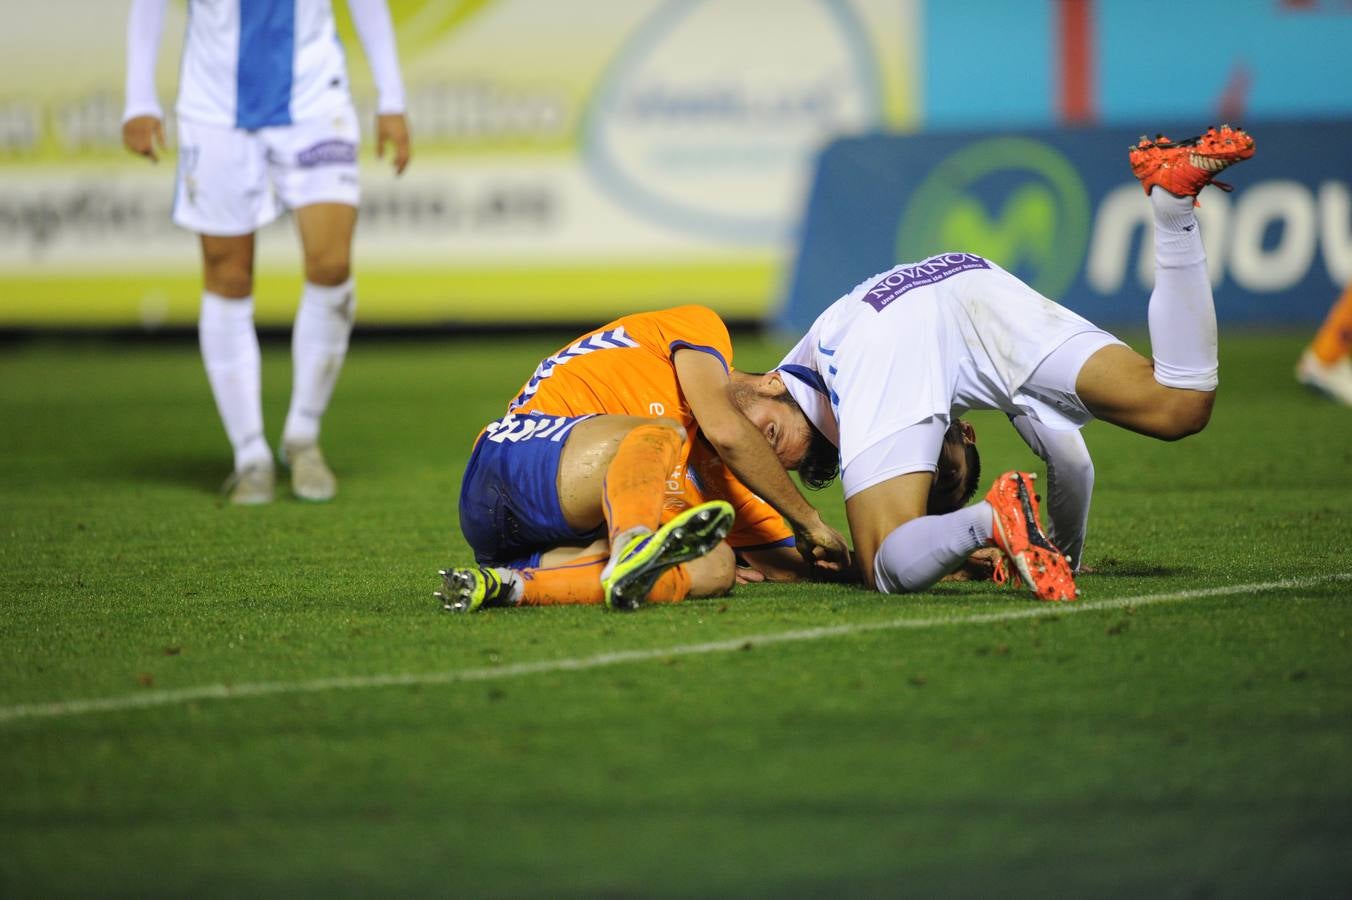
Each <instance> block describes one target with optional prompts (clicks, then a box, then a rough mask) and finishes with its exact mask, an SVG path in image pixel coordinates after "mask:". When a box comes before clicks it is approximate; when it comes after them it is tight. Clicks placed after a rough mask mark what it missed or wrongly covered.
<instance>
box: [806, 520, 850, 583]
mask: <svg viewBox="0 0 1352 900" xmlns="http://www.w3.org/2000/svg"><path fill="white" fill-rule="evenodd" d="M793 538H794V543H795V544H796V545H797V547H798V553H799V554H800V555H801V556H802V557H803V561H804V562H806V563H808V564H809V565H814V566H818V567H820V568H823V569H830V570H831V571H833V572H839V571H840V570H842V569H844V568H846V567H848V566H849V564H850V545H849V544H848V543H846V541H845V538H844V537H843V536H842V535H841V533H840V532H839V531H836V530H835V529H834V528H832V527H831V526H830V525H827V524H826V523H825V522H823V521H822V519H821V516H817V517H816V520H815V521H812V522H806V523H800V524H795V525H794V528H793Z"/></svg>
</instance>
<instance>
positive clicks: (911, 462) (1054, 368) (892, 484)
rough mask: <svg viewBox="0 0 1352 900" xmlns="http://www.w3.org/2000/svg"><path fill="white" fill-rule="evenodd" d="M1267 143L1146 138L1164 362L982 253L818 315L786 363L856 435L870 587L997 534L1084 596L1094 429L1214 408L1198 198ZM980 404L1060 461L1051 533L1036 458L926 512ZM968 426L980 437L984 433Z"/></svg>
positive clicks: (1051, 469) (937, 259) (853, 443)
mask: <svg viewBox="0 0 1352 900" xmlns="http://www.w3.org/2000/svg"><path fill="white" fill-rule="evenodd" d="M1253 148H1254V144H1253V139H1252V138H1250V137H1249V136H1248V135H1247V134H1246V133H1244V132H1243V131H1239V130H1237V129H1231V128H1230V127H1229V126H1224V127H1222V128H1220V129H1214V128H1213V129H1209V130H1208V131H1207V133H1206V134H1204V135H1202V136H1201V137H1199V138H1195V139H1190V140H1188V141H1179V142H1173V141H1169V140H1168V139H1167V138H1164V137H1163V136H1161V137H1160V138H1158V139H1157V140H1155V141H1149V140H1146V139H1142V141H1141V143H1140V144H1138V145H1136V146H1135V147H1133V148H1132V150H1131V154H1130V161H1131V165H1132V170H1133V172H1134V173H1135V175H1136V177H1137V178H1138V179H1140V181H1141V184H1142V186H1143V187H1144V188H1145V191H1146V194H1147V195H1148V197H1149V202H1150V204H1151V206H1152V208H1153V210H1154V220H1155V238H1154V240H1155V287H1154V291H1153V292H1152V294H1151V297H1150V306H1149V328H1150V343H1151V352H1152V354H1153V356H1154V359H1153V361H1152V360H1149V359H1146V358H1144V357H1142V356H1140V355H1139V354H1137V353H1135V352H1134V351H1132V350H1131V349H1130V348H1128V347H1127V346H1126V345H1125V344H1123V343H1122V342H1121V341H1119V340H1117V339H1116V338H1115V337H1113V336H1112V335H1110V334H1108V333H1107V332H1105V331H1102V330H1101V329H1099V328H1097V327H1096V326H1095V325H1094V324H1093V323H1091V322H1089V321H1088V320H1086V319H1084V318H1081V317H1080V316H1078V315H1076V314H1075V313H1073V312H1071V311H1070V310H1068V309H1066V308H1065V307H1062V306H1060V305H1058V304H1056V303H1053V302H1052V301H1051V300H1048V299H1047V298H1046V297H1043V296H1042V295H1040V294H1038V293H1037V292H1036V291H1034V290H1033V289H1032V288H1030V287H1028V286H1027V285H1026V284H1024V283H1023V282H1022V281H1020V280H1019V279H1017V278H1015V277H1014V276H1013V275H1010V274H1009V273H1008V272H1005V271H1004V270H1003V269H1000V268H999V267H998V266H996V265H995V264H994V263H992V262H990V261H989V260H986V259H982V258H981V257H979V256H975V255H973V254H970V253H947V254H941V255H939V256H934V257H931V258H929V259H927V260H924V261H922V262H918V263H911V264H907V265H901V266H897V267H895V268H893V269H890V270H889V271H887V272H883V273H881V274H879V275H877V276H875V277H873V278H871V279H869V280H868V281H865V282H864V283H863V284H861V285H859V286H858V287H856V288H855V289H854V290H853V291H851V292H850V293H849V294H847V295H845V296H844V297H842V298H841V299H839V300H837V301H836V302H835V303H834V304H832V305H831V306H830V307H828V308H827V309H826V311H825V312H823V313H822V314H821V316H819V317H818V318H817V320H816V321H815V322H814V323H813V325H812V327H811V329H810V330H809V331H808V333H807V335H806V336H804V337H803V339H802V340H801V341H800V342H799V343H798V344H797V346H795V347H794V349H793V350H792V351H790V353H789V354H788V356H787V357H786V358H785V359H784V361H783V362H782V363H781V364H780V366H779V369H780V371H781V372H783V373H785V374H786V375H787V376H790V377H786V378H785V382H786V383H787V384H788V386H789V391H790V393H792V394H793V396H794V398H795V399H796V400H797V401H798V403H799V405H800V406H802V408H803V411H804V412H805V413H806V414H807V416H808V418H809V419H811V420H812V422H813V424H814V425H816V427H817V428H818V429H819V430H821V431H822V432H823V433H824V434H825V435H826V436H827V437H828V438H830V439H831V440H832V441H833V442H834V443H835V444H836V445H837V447H839V449H840V462H841V469H842V473H841V482H842V486H843V488H844V491H845V508H846V513H847V515H848V518H849V523H850V532H851V535H852V537H853V539H854V544H855V546H854V550H855V555H856V558H857V560H858V565H859V569H860V572H861V573H862V575H863V577H864V581H865V583H866V584H868V585H870V586H872V587H875V588H876V589H878V590H879V591H883V592H884V593H898V592H904V591H916V590H922V589H924V588H926V587H928V586H929V585H931V584H933V583H934V582H935V581H937V580H938V579H939V578H940V577H942V576H943V575H944V574H946V573H947V572H949V571H952V570H953V569H955V568H956V567H957V566H959V565H960V564H961V563H962V562H963V561H964V560H965V559H966V558H967V557H968V556H969V555H970V554H972V553H973V552H974V551H977V550H978V549H980V548H983V547H988V546H991V545H995V546H997V547H999V548H1000V550H1002V551H1003V552H1004V554H1005V555H1006V556H1007V557H1008V558H1009V560H1010V562H1011V563H1012V564H1013V565H1014V568H1015V569H1016V570H1017V571H1018V573H1019V575H1020V576H1021V578H1022V579H1023V581H1024V582H1025V583H1026V584H1027V585H1028V586H1029V587H1030V588H1032V589H1033V590H1034V592H1035V593H1037V595H1038V596H1039V597H1040V598H1042V599H1046V600H1073V599H1075V597H1076V588H1075V584H1074V577H1073V573H1072V568H1077V567H1078V566H1079V565H1080V557H1081V554H1082V552H1083V545H1084V535H1085V526H1086V523H1087V520H1088V514H1089V499H1090V494H1091V492H1092V490H1093V472H1094V470H1093V464H1092V462H1091V461H1090V458H1089V453H1088V450H1087V449H1086V448H1085V444H1084V440H1083V438H1082V437H1081V436H1080V433H1079V428H1080V427H1081V426H1083V425H1084V424H1085V423H1087V422H1088V421H1089V420H1090V419H1092V418H1098V419H1103V420H1105V421H1108V422H1112V423H1114V424H1115V425H1119V426H1121V427H1123V428H1127V429H1130V430H1132V431H1136V432H1139V433H1141V434H1145V435H1149V436H1152V437H1156V438H1160V439H1162V440H1177V439H1178V438H1181V437H1185V436H1187V435H1189V434H1193V433H1196V432H1197V431H1200V430H1201V429H1202V428H1204V427H1205V426H1206V424H1207V422H1208V420H1209V419H1210V416H1211V407H1212V403H1213V401H1214V399H1215V393H1216V386H1217V372H1218V364H1217V347H1216V313H1215V306H1214V301H1213V298H1212V294H1211V284H1210V282H1209V280H1208V278H1207V273H1206V255H1205V252H1204V250H1203V246H1202V239H1201V235H1200V233H1199V232H1198V227H1197V217H1196V216H1195V215H1194V213H1193V206H1194V204H1195V197H1196V196H1197V193H1198V192H1199V191H1200V190H1201V189H1202V188H1203V187H1204V186H1206V185H1207V184H1211V183H1213V181H1212V179H1213V177H1214V176H1215V175H1216V174H1217V173H1218V172H1219V171H1221V170H1222V169H1224V168H1225V167H1227V166H1229V165H1231V164H1232V163H1235V162H1239V161H1241V160H1244V159H1248V158H1249V157H1250V156H1252V155H1253ZM1214 183H1216V184H1217V185H1219V186H1221V187H1223V188H1225V189H1227V190H1228V189H1229V188H1228V186H1226V185H1223V184H1221V183H1220V182H1214ZM969 409H998V410H1001V411H1003V412H1004V413H1006V414H1007V415H1008V416H1009V417H1010V419H1011V421H1012V422H1013V424H1014V426H1015V428H1016V429H1017V430H1018V432H1019V434H1020V435H1021V436H1023V438H1024V440H1025V441H1026V442H1027V443H1028V444H1029V446H1030V447H1031V448H1032V449H1033V450H1034V452H1036V453H1037V454H1038V455H1039V456H1041V457H1042V458H1043V459H1044V460H1045V461H1046V462H1047V470H1048V476H1049V481H1050V482H1051V483H1050V485H1049V487H1048V506H1049V512H1050V519H1051V536H1050V537H1049V536H1048V535H1046V534H1044V533H1043V532H1042V529H1041V527H1040V525H1039V522H1038V498H1037V496H1036V494H1035V493H1034V491H1033V486H1032V483H1031V482H1032V476H1030V475H1028V474H1027V473H1021V472H1010V473H1006V474H1004V475H1001V476H1000V477H999V478H997V479H996V482H995V486H994V487H993V488H992V489H991V491H990V493H989V494H988V495H987V497H986V499H985V501H983V502H980V503H976V504H974V505H972V506H969V507H965V508H963V509H960V510H958V511H957V512H953V513H949V514H946V515H934V516H931V515H926V514H925V505H926V498H927V497H928V495H929V493H930V491H931V490H932V489H933V488H934V487H935V486H936V484H935V482H936V478H935V472H936V465H935V460H936V458H938V456H939V451H940V447H941V446H942V444H943V439H944V434H945V432H946V431H948V429H949V427H950V424H951V423H952V422H953V421H954V420H955V419H956V417H957V416H958V415H960V414H961V413H962V412H964V411H966V410H969ZM967 440H969V441H973V442H974V441H975V436H974V435H973V434H971V432H970V430H968V432H967ZM955 461H956V462H957V463H958V464H959V466H960V467H961V466H962V465H963V460H961V459H960V458H955ZM1058 548H1059V549H1058ZM1062 551H1065V552H1064V554H1063V553H1062ZM1067 557H1069V561H1068V560H1067Z"/></svg>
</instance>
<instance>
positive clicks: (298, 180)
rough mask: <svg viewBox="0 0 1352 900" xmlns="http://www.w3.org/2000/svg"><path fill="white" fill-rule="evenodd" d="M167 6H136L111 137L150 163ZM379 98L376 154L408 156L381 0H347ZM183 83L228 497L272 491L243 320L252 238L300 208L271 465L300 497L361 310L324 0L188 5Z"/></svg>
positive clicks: (352, 176) (346, 154)
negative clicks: (292, 313) (284, 381)
mask: <svg viewBox="0 0 1352 900" xmlns="http://www.w3.org/2000/svg"><path fill="white" fill-rule="evenodd" d="M167 3H168V0H132V3H131V13H130V20H129V23H128V27H127V105H126V110H125V112H124V114H123V123H122V138H123V142H124V143H125V144H126V146H127V149H129V150H130V151H131V152H133V153H137V154H140V155H142V156H145V157H148V158H149V159H150V160H151V161H152V162H155V161H158V159H159V151H162V150H163V149H164V127H163V124H162V122H161V120H162V118H163V113H162V111H161V109H160V105H159V101H158V99H157V97H156V91H155V58H156V56H157V54H158V47H159V41H160V33H161V31H162V30H163V25H164V11H165V7H166V5H167ZM348 7H349V9H350V10H351V12H352V19H353V21H354V22H355V24H356V26H357V33H358V34H359V35H360V36H361V42H362V47H363V48H364V49H365V51H366V58H367V59H368V60H369V61H370V64H371V71H372V73H373V75H374V77H375V82H376V88H377V90H378V92H379V100H378V104H377V108H376V109H377V116H376V155H377V156H382V155H383V154H384V150H385V145H386V144H387V143H388V144H390V145H391V146H392V147H393V150H394V168H395V171H396V173H402V172H403V171H404V167H405V166H406V165H408V160H409V137H408V126H407V123H406V122H405V121H404V88H403V83H402V81H401V79H400V77H399V64H398V59H397V56H396V52H395V46H394V30H393V28H392V26H391V24H390V14H389V10H388V9H387V7H386V6H385V2H384V0H348ZM188 13H189V15H188V32H187V36H186V39H185V41H184V46H183V62H182V67H181V74H180V80H179V92H178V104H177V108H176V109H177V114H178V140H179V153H178V175H177V184H176V192H175V196H174V212H173V218H174V222H175V223H176V224H178V225H180V226H182V227H183V228H186V229H189V230H190V231H194V232H196V233H197V234H198V235H200V238H201V245H202V264H203V266H202V268H203V282H204V284H203V291H202V306H201V312H200V316H199V319H198V339H199V342H200V344H201V348H202V359H203V362H204V363H205V364H206V370H207V379H208V381H210V383H211V390H212V394H213V395H214V396H215V398H216V408H217V410H218V411H219V412H220V416H221V421H222V422H223V423H224V425H225V432H226V435H227V436H228V437H229V439H230V444H231V446H232V447H233V448H234V457H235V467H234V473H233V474H232V475H231V476H230V479H229V480H228V481H227V482H226V489H227V491H228V492H229V497H230V501H231V502H232V503H240V504H257V503H267V502H269V501H271V500H272V496H273V485H274V481H275V476H274V472H273V462H272V453H271V451H270V450H269V449H268V444H267V441H266V439H265V438H264V435H263V408H262V398H261V393H260V392H261V387H260V385H261V375H260V365H259V350H258V336H257V333H256V332H255V330H254V322H253V306H254V304H253V268H254V232H255V231H257V230H258V229H259V228H261V227H262V226H264V225H266V224H267V223H269V222H271V221H272V220H273V219H275V218H277V216H279V215H280V214H281V213H282V211H283V210H284V209H290V210H292V211H293V212H294V213H295V216H296V225H297V228H298V230H299V232H300V239H301V244H302V247H303V249H304V256H305V288H304V290H303V291H302V293H301V298H300V308H299V310H298V311H297V313H296V323H295V328H294V330H293V331H292V340H291V356H292V366H293V381H292V390H291V407H290V410H289V411H288V413H287V417H286V425H285V427H284V428H283V431H282V459H283V461H284V462H285V463H286V464H287V465H289V466H290V468H291V486H292V490H293V492H294V493H295V495H296V496H297V497H300V498H301V499H304V500H329V499H331V498H332V497H333V496H334V494H335V493H336V491H337V482H336V480H335V479H334V476H333V472H332V471H330V470H329V467H328V465H327V464H326V463H325V462H324V457H323V455H322V454H321V453H320V450H319V425H320V419H321V418H322V417H323V415H324V410H325V409H326V408H327V407H328V404H329V398H330V397H331V396H332V394H333V387H334V384H335V383H336V382H337V379H338V373H339V371H340V370H341V368H342V365H343V359H344V357H345V356H346V354H347V345H348V338H349V336H350V334H351V332H352V322H353V316H354V314H355V311H356V295H355V291H354V288H353V279H352V272H351V254H352V232H353V229H354V228H355V226H356V221H357V203H358V199H359V190H358V185H357V148H358V145H359V142H360V135H359V130H358V127H357V116H356V112H355V111H354V109H353V107H352V99H351V96H350V94H349V93H348V82H347V71H346V62H345V57H344V53H343V47H342V44H341V43H340V42H339V40H338V35H337V32H336V30H335V28H334V21H333V9H332V7H331V6H330V4H329V0H210V2H208V0H189V10H188Z"/></svg>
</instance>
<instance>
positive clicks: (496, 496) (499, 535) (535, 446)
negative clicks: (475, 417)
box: [460, 413, 605, 566]
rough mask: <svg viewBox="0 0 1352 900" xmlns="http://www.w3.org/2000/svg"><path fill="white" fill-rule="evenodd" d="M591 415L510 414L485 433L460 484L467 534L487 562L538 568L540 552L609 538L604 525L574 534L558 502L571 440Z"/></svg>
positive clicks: (462, 523)
mask: <svg viewBox="0 0 1352 900" xmlns="http://www.w3.org/2000/svg"><path fill="white" fill-rule="evenodd" d="M590 418H592V417H591V416H590V415H587V416H545V415H540V414H539V413H525V414H510V415H506V416H503V417H502V418H501V419H498V420H497V421H496V422H490V423H489V424H488V427H487V428H486V429H484V433H483V434H482V435H481V436H480V437H479V441H478V443H476V444H475V445H474V452H473V453H471V454H470V458H469V465H467V466H466V467H465V480H464V482H462V483H461V485H460V530H461V531H462V532H464V535H465V540H467V541H469V546H470V548H471V549H472V550H473V551H474V558H475V560H477V561H478V563H479V564H480V565H486V566H488V565H492V566H502V565H512V564H516V565H518V566H519V565H528V564H531V561H532V560H533V561H534V562H535V563H538V562H539V554H540V552H541V551H544V550H548V549H550V548H552V547H557V546H560V545H562V544H587V543H590V542H592V541H593V540H595V539H596V538H597V537H600V536H601V535H603V534H605V528H604V527H597V528H594V529H592V530H591V531H587V532H578V531H575V530H573V528H571V527H570V526H569V525H568V523H567V522H566V521H565V520H564V518H563V508H562V506H561V505H560V503H559V488H558V474H559V457H560V456H562V455H563V445H564V443H565V442H566V441H565V439H566V437H567V435H568V433H569V432H570V431H572V429H573V426H574V425H576V424H577V423H578V422H581V421H583V420H585V419H590ZM523 557H524V558H525V559H523Z"/></svg>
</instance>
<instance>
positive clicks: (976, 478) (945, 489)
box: [926, 419, 981, 516]
mask: <svg viewBox="0 0 1352 900" xmlns="http://www.w3.org/2000/svg"><path fill="white" fill-rule="evenodd" d="M950 439H952V440H962V420H961V419H954V420H953V422H952V423H951V424H950V425H949V426H948V431H947V432H946V433H945V434H944V443H945V444H947V443H948V442H949V440H950ZM962 450H963V455H964V456H965V457H966V461H967V479H966V481H964V482H963V483H962V484H961V485H958V484H957V483H955V482H946V481H941V480H940V479H939V478H938V477H937V473H936V477H935V480H934V484H933V485H932V486H931V487H930V492H929V499H928V501H927V502H926V512H928V513H929V514H930V515H932V516H933V515H942V514H944V513H950V512H954V511H955V510H959V509H962V508H963V507H964V506H966V505H967V504H968V502H969V501H970V500H971V499H972V497H974V496H975V495H976V491H977V488H978V487H980V486H981V454H980V453H978V452H977V449H976V444H974V443H968V442H966V441H963V444H962ZM959 490H961V494H959V495H958V499H957V504H956V505H954V504H953V503H952V500H951V498H952V497H953V495H954V494H955V493H956V492H958V491H959Z"/></svg>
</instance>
